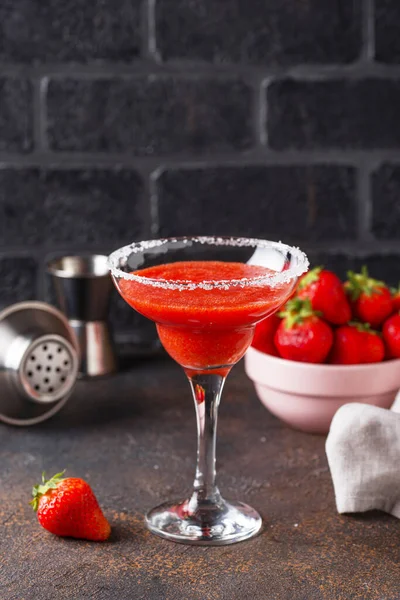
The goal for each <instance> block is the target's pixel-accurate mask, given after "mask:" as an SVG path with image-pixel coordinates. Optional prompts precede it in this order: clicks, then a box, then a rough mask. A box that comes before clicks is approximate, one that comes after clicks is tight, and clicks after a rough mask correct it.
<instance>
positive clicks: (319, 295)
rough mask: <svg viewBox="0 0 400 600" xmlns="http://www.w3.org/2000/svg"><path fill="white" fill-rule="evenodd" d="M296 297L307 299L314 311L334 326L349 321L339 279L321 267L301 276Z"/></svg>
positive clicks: (349, 317) (347, 307) (344, 296)
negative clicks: (318, 312)
mask: <svg viewBox="0 0 400 600" xmlns="http://www.w3.org/2000/svg"><path fill="white" fill-rule="evenodd" d="M297 289H298V293H297V295H298V297H299V298H309V299H310V300H311V306H312V307H313V309H314V310H317V311H320V312H321V313H322V316H323V317H324V318H325V319H326V320H327V321H329V322H330V323H333V324H334V325H343V324H344V323H347V321H349V320H350V319H351V310H350V305H349V302H348V300H347V297H346V294H345V292H344V290H343V286H342V282H341V281H340V279H339V277H338V276H337V275H335V273H332V271H327V270H325V269H323V268H322V267H316V268H315V269H312V270H311V271H309V272H308V273H306V275H303V277H302V279H301V280H300V283H299V286H298V288H297Z"/></svg>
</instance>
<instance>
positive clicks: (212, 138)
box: [0, 0, 400, 339]
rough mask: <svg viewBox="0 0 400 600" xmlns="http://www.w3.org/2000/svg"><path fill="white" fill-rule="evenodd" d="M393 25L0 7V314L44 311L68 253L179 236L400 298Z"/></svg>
mask: <svg viewBox="0 0 400 600" xmlns="http://www.w3.org/2000/svg"><path fill="white" fill-rule="evenodd" d="M399 24H400V2H399V0H377V2H376V3H375V5H374V2H373V0H264V1H261V0H144V1H143V2H140V1H139V0H91V1H90V2H89V1H88V0H46V1H44V0H1V2H0V215H1V217H0V276H1V291H0V301H1V304H2V305H7V304H10V303H12V302H14V301H17V300H27V299H33V298H41V299H44V298H48V295H47V294H46V289H47V286H46V281H45V276H44V264H45V263H46V261H47V260H48V259H49V258H51V257H52V256H54V255H55V254H63V253H69V252H84V251H99V252H106V253H108V252H109V251H110V250H112V249H114V248H116V247H118V246H119V245H121V244H123V243H127V242H130V241H132V240H134V239H139V238H142V239H145V238H148V237H157V236H159V235H162V236H164V235H175V234H176V235H179V234H213V233H216V234H241V235H252V236H268V237H271V238H273V239H277V240H278V239H282V240H284V241H285V242H288V243H294V244H299V245H301V247H302V248H304V249H305V250H306V251H307V252H308V253H309V255H310V259H311V261H312V263H314V264H318V263H323V264H325V265H326V266H329V267H333V268H335V269H336V270H338V271H339V273H340V274H341V275H343V274H344V273H345V271H346V269H347V268H349V267H352V268H357V267H359V266H360V265H361V264H363V263H367V264H368V265H369V266H370V271H371V272H372V274H373V275H375V276H377V277H384V278H388V279H389V281H390V282H391V283H397V281H398V280H399V279H400V263H399V257H400V237H399V234H398V231H399V228H400V201H399V194H400V152H399V150H400V31H399ZM113 320H114V322H115V323H116V325H117V330H118V332H119V336H120V338H122V337H123V336H125V337H130V336H133V337H135V336H136V337H137V336H139V337H140V336H142V335H148V332H149V329H148V326H146V325H144V324H143V321H142V320H140V319H138V317H136V316H135V315H134V313H133V311H131V309H129V308H128V309H125V307H124V306H123V304H122V301H118V300H115V303H114V308H113ZM135 339H136V338H135Z"/></svg>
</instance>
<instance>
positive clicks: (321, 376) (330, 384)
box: [245, 348, 400, 433]
mask: <svg viewBox="0 0 400 600" xmlns="http://www.w3.org/2000/svg"><path fill="white" fill-rule="evenodd" d="M245 369H246V373H247V375H248V376H249V377H250V379H251V380H252V381H253V383H254V385H255V388H256V392H257V395H258V397H259V398H260V400H261V402H262V403H263V404H264V405H265V406H266V407H267V408H268V410H270V411H271V412H272V414H274V415H275V416H277V417H278V418H279V419H281V420H282V421H284V422H285V423H287V424H288V425H291V426H292V427H294V428H296V429H301V430H302V431H307V432H309V433H328V431H329V427H330V424H331V420H332V418H333V415H334V414H335V412H336V411H337V409H338V408H339V407H340V406H342V405H343V404H348V403H349V402H364V403H366V404H373V405H374V406H380V407H382V408H390V407H391V405H392V404H393V402H394V399H395V397H396V394H397V392H398V390H399V388H400V359H396V360H389V361H386V362H382V363H376V364H371V365H313V364H309V363H301V362H294V361H291V360H285V359H283V358H277V357H275V356H270V355H269V354H264V353H263V352H260V351H259V350H256V349H255V348H249V349H248V351H247V353H246V355H245Z"/></svg>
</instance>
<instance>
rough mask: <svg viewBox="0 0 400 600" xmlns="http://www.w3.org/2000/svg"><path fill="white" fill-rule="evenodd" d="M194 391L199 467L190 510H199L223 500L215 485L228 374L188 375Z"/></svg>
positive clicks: (189, 506)
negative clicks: (219, 422) (221, 409)
mask: <svg viewBox="0 0 400 600" xmlns="http://www.w3.org/2000/svg"><path fill="white" fill-rule="evenodd" d="M187 375H188V378H189V382H190V385H191V388H192V391H193V398H194V404H195V409H196V419H197V465H196V476H195V480H194V491H193V494H192V497H191V499H190V500H189V505H188V509H189V511H190V512H192V511H195V510H196V507H198V505H199V504H203V505H204V504H209V503H210V504H213V505H215V504H218V502H219V501H220V500H221V496H220V493H219V490H218V488H217V486H216V483H215V477H216V470H215V446H216V435H217V417H218V406H219V402H220V400H221V393H222V388H223V387H224V383H225V379H226V375H225V376H223V375H219V374H215V373H203V374H198V373H196V374H193V375H191V374H190V373H187Z"/></svg>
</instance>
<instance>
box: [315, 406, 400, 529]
mask: <svg viewBox="0 0 400 600" xmlns="http://www.w3.org/2000/svg"><path fill="white" fill-rule="evenodd" d="M326 454H327V457H328V463H329V468H330V470H331V475H332V480H333V486H334V489H335V497H336V507H337V510H338V512H339V513H351V512H364V511H367V510H373V509H378V510H383V511H385V512H387V513H390V514H392V515H394V516H395V517H397V518H400V414H398V413H396V412H393V411H390V410H386V409H384V408H378V407H376V406H370V405H369V404H359V403H354V404H346V405H345V406H342V407H341V408H339V410H338V411H337V413H336V414H335V416H334V418H333V421H332V424H331V428H330V431H329V435H328V438H327V440H326Z"/></svg>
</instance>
